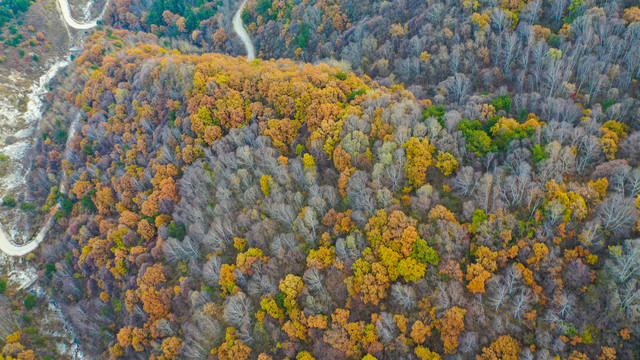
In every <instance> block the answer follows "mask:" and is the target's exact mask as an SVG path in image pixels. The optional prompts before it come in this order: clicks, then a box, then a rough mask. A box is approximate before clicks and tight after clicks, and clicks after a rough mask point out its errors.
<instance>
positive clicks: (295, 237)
mask: <svg viewBox="0 0 640 360" xmlns="http://www.w3.org/2000/svg"><path fill="white" fill-rule="evenodd" d="M161 44H162V41H161V40H159V39H158V38H157V37H155V36H153V35H147V34H144V33H139V34H138V35H134V34H132V33H129V32H127V31H122V30H107V31H98V32H96V33H94V34H93V35H92V36H91V37H90V38H89V39H88V43H87V44H86V46H85V51H84V52H83V53H82V55H81V56H78V57H77V58H76V59H75V61H74V65H73V66H74V69H73V73H74V74H75V75H74V76H73V77H71V78H69V79H67V80H66V81H67V88H69V89H71V88H73V89H76V90H70V91H67V92H62V93H59V94H57V95H55V96H56V97H57V98H60V99H61V98H64V99H66V101H70V102H71V103H72V104H73V105H74V106H75V107H77V108H79V109H82V112H83V120H82V123H81V131H80V132H79V134H78V136H76V137H75V138H73V139H72V144H71V150H70V151H71V153H70V154H69V155H68V156H67V157H66V158H63V157H61V156H60V154H61V153H62V151H63V147H64V144H63V143H61V142H56V141H48V142H44V143H43V144H41V146H42V147H41V148H40V149H39V152H40V153H41V154H47V155H46V156H44V155H43V156H40V157H38V159H37V160H36V163H35V168H34V170H33V171H32V176H36V175H37V174H42V173H47V174H52V175H53V176H54V177H57V178H58V179H63V176H62V174H63V173H65V174H67V175H68V176H67V177H64V179H66V181H67V183H65V184H64V186H66V187H67V188H68V189H70V191H69V195H68V196H65V195H64V194H62V193H61V192H59V191H58V187H52V184H51V183H47V182H42V181H40V182H36V181H33V182H31V183H32V184H33V186H32V188H31V191H32V192H33V194H36V195H38V194H39V195H38V196H40V197H42V198H44V197H47V199H46V201H47V202H48V203H49V204H50V205H53V204H55V203H56V202H59V203H61V204H62V209H61V211H60V212H59V214H58V215H57V222H56V225H54V229H53V231H54V233H51V234H50V236H49V239H48V241H47V244H45V245H43V246H42V247H41V252H40V255H39V256H40V262H41V263H42V264H43V265H42V266H43V269H44V268H45V264H50V265H46V269H47V271H46V274H44V273H43V276H42V277H41V280H40V284H41V285H42V286H44V287H48V288H50V289H55V290H54V291H53V294H54V297H55V298H56V299H57V301H58V302H59V303H60V304H62V306H63V308H64V311H65V313H66V314H67V316H68V317H69V319H70V321H71V322H72V324H73V326H74V327H75V328H76V329H77V331H78V333H79V334H80V339H81V346H82V347H83V349H84V350H85V351H86V352H87V353H89V354H93V355H95V356H97V357H103V358H105V357H111V358H127V359H138V358H139V359H148V358H158V359H160V358H164V359H171V358H180V359H205V358H212V359H245V358H251V359H255V358H260V359H269V358H273V359H284V358H297V359H311V358H317V359H326V358H335V359H362V358H367V359H371V358H377V359H390V358H398V357H400V358H403V357H406V358H413V357H411V356H418V357H419V358H421V359H434V358H436V359H437V358H441V357H442V358H453V356H454V355H455V356H459V357H460V358H465V359H466V358H469V359H476V358H477V359H496V358H497V359H515V358H518V356H520V358H523V359H533V358H540V359H545V358H549V357H553V356H560V357H561V358H562V359H582V358H602V359H612V358H616V357H615V356H616V355H612V354H617V356H618V358H620V359H626V358H634V357H635V356H637V355H638V354H637V349H638V346H640V345H639V344H638V342H637V340H636V339H638V328H639V327H638V315H637V314H638V313H637V310H638V306H639V302H638V296H637V294H638V293H640V292H639V291H640V289H639V288H638V287H637V286H638V283H637V280H636V279H637V274H638V271H640V258H639V257H638V254H639V253H638V240H627V239H632V238H634V237H635V235H636V231H637V230H636V229H637V228H636V227H637V223H636V221H637V217H638V216H637V213H638V210H637V202H636V198H637V196H638V194H639V193H640V170H638V169H635V168H634V167H635V166H637V165H638V164H637V162H638V159H639V157H638V155H639V152H640V148H638V146H637V144H638V136H639V135H638V134H639V133H638V132H633V127H632V126H630V125H629V124H625V123H624V122H620V121H615V120H610V118H609V117H607V116H606V115H605V114H604V113H603V110H602V107H601V106H600V104H597V105H595V106H593V107H589V106H584V105H583V104H580V103H576V104H574V103H572V102H571V105H567V106H570V107H571V108H570V109H569V110H566V109H565V111H566V112H567V114H552V113H550V112H549V111H551V109H549V108H545V107H542V108H539V107H533V106H532V107H527V108H526V109H525V108H524V106H522V104H523V101H524V100H523V97H525V96H527V95H515V96H514V97H513V98H512V97H511V96H509V95H507V94H501V95H497V94H492V93H486V94H484V95H475V96H474V97H472V98H471V99H469V100H468V101H467V102H466V103H465V104H464V105H459V104H456V103H447V104H445V105H435V104H433V103H432V102H431V101H430V100H428V99H421V98H416V96H415V95H414V94H413V93H411V92H409V91H407V90H406V89H404V88H403V87H402V86H393V87H390V88H386V87H384V86H380V85H379V84H377V83H376V82H374V81H372V80H371V79H370V78H369V77H367V76H363V77H361V78H360V77H357V76H356V75H354V74H353V73H349V74H347V73H344V72H342V71H341V70H339V69H338V68H335V67H330V66H328V65H317V66H313V65H308V64H301V63H296V62H293V61H291V60H274V61H261V60H255V61H253V62H249V63H248V62H246V61H244V60H243V59H242V58H239V59H236V58H232V57H229V56H226V55H218V54H203V55H189V54H181V53H179V52H178V51H176V50H167V49H164V48H163V47H161ZM71 84H73V86H70V85H71ZM566 101H567V103H566V104H568V102H570V100H566ZM525 104H526V102H525ZM528 109H529V110H528ZM558 110H559V109H558ZM562 116H565V117H564V118H563V117H562ZM34 179H35V178H34ZM612 356H613V357H612Z"/></svg>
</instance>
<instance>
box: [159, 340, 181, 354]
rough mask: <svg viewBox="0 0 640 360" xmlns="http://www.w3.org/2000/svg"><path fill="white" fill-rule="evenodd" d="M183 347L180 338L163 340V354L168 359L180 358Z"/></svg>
mask: <svg viewBox="0 0 640 360" xmlns="http://www.w3.org/2000/svg"><path fill="white" fill-rule="evenodd" d="M181 347H182V339H180V338H179V337H175V336H172V337H168V338H165V339H164V340H162V353H163V354H164V356H165V357H166V358H167V359H174V358H175V357H176V356H178V353H179V351H180V348H181Z"/></svg>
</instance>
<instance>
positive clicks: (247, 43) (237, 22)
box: [64, 0, 256, 61]
mask: <svg viewBox="0 0 640 360" xmlns="http://www.w3.org/2000/svg"><path fill="white" fill-rule="evenodd" d="M64 1H65V2H66V0H64ZM245 5H247V0H244V1H243V2H242V5H240V7H239V8H238V11H236V14H235V15H234V16H233V31H234V32H235V33H236V34H238V36H239V37H240V40H242V43H243V44H244V47H245V48H246V49H247V61H251V60H253V59H255V58H256V49H255V47H253V42H251V38H249V34H247V30H245V28H244V25H243V24H242V18H240V15H242V10H244V6H245Z"/></svg>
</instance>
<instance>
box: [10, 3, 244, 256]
mask: <svg viewBox="0 0 640 360" xmlns="http://www.w3.org/2000/svg"><path fill="white" fill-rule="evenodd" d="M57 3H58V7H59V8H60V13H61V14H62V18H63V19H64V21H65V23H66V24H67V25H68V26H69V27H71V28H74V29H77V30H89V29H91V28H94V27H96V26H97V25H98V21H100V19H102V16H103V14H104V11H105V10H106V8H107V5H108V3H109V0H107V4H105V7H104V9H103V10H102V13H101V14H100V16H98V17H97V18H96V19H94V20H93V21H91V22H88V23H80V22H77V21H76V20H75V19H73V17H72V16H71V10H70V9H69V2H68V0H57ZM246 4H247V0H244V1H243V2H242V4H241V5H240V7H239V8H238V11H236V13H235V15H234V17H233V31H234V32H235V33H236V34H237V35H238V36H239V37H240V39H241V40H242V43H243V44H244V47H245V48H246V50H247V61H252V60H254V59H255V58H256V50H255V47H254V46H253V42H252V41H251V38H249V34H248V33H247V30H246V29H245V28H244V25H243V24H242V18H241V15H242V10H244V7H245V5H246ZM62 63H64V65H66V62H63V61H59V62H58V63H56V64H54V66H52V68H51V69H50V70H49V71H48V72H47V74H45V75H43V77H41V78H40V80H39V82H38V83H37V85H38V86H37V87H36V89H35V90H33V91H32V92H33V93H34V94H35V95H37V96H34V97H32V96H30V99H29V104H28V108H34V109H35V108H37V110H38V111H39V110H40V108H41V107H42V101H41V100H40V97H41V96H42V94H40V93H39V92H38V89H41V88H45V87H46V85H47V84H48V83H49V81H50V80H51V79H52V78H53V76H55V73H57V72H58V71H59V70H60V68H61V67H64V66H61V64H62ZM41 115H42V114H40V117H41ZM78 120H79V116H78V117H77V118H76V120H74V121H73V122H72V124H71V131H70V133H69V136H68V137H67V144H68V142H69V141H70V140H71V138H72V137H73V136H74V131H73V130H74V129H75V125H76V124H77V122H78ZM65 150H66V149H65ZM65 153H66V151H65ZM60 190H61V192H63V193H66V191H65V190H66V189H64V186H63V187H62V188H61V189H60ZM59 207H60V204H58V205H56V207H55V208H54V209H52V211H51V212H50V213H49V215H48V216H47V219H46V221H45V223H44V225H43V226H42V228H41V229H40V231H39V232H38V234H37V235H36V236H35V237H34V238H33V239H32V240H31V241H29V242H28V243H26V244H24V245H16V244H14V243H13V242H12V241H11V240H9V237H10V235H9V234H7V232H6V231H5V230H4V227H3V226H2V224H0V250H1V251H2V252H4V253H5V254H7V255H9V256H24V255H27V254H28V253H30V252H32V251H33V250H35V249H36V248H38V246H39V245H40V243H41V242H42V241H43V240H44V238H45V236H46V235H47V232H48V231H49V229H50V228H51V226H52V225H53V221H54V219H55V217H54V214H55V212H56V211H57V210H59Z"/></svg>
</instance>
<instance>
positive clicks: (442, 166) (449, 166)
mask: <svg viewBox="0 0 640 360" xmlns="http://www.w3.org/2000/svg"><path fill="white" fill-rule="evenodd" d="M436 167H437V168H438V170H440V171H442V174H444V175H446V176H448V175H451V174H452V173H453V172H454V171H455V170H456V169H457V168H458V160H456V158H455V157H454V156H453V155H452V154H451V153H448V152H442V151H438V162H437V163H436Z"/></svg>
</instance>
